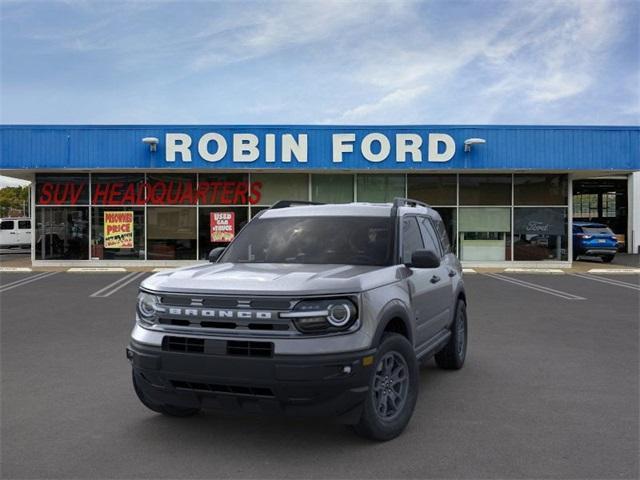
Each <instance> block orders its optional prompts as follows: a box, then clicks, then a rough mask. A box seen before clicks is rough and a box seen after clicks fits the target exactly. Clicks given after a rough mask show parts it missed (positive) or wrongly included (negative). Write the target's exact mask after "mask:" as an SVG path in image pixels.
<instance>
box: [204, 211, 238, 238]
mask: <svg viewBox="0 0 640 480" xmlns="http://www.w3.org/2000/svg"><path fill="white" fill-rule="evenodd" d="M235 216H236V214H235V212H211V214H210V218H211V243H216V242H225V243H228V242H230V241H232V240H233V237H234V236H235Z"/></svg>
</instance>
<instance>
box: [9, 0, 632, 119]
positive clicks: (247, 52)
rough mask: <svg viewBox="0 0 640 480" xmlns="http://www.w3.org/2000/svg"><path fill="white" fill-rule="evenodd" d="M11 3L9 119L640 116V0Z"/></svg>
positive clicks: (69, 0)
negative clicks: (555, 0) (639, 0)
mask: <svg viewBox="0 0 640 480" xmlns="http://www.w3.org/2000/svg"><path fill="white" fill-rule="evenodd" d="M0 5H1V10H0V18H1V19H0V21H1V25H0V26H1V40H2V44H1V49H2V50H1V60H2V71H1V74H2V82H1V95H2V98H1V100H2V110H1V118H0V121H1V122H2V123H5V124H7V123H47V124H48V123H52V124H55V123H58V124H60V123H62V124H64V123H91V124H103V123H104V124H127V123H190V124H191V123H193V124H200V123H201V124H262V123H284V124H458V123H462V124H596V125H602V124H611V125H620V124H622V125H638V124H640V86H639V85H640V47H639V43H640V32H639V25H640V2H638V1H636V0H628V1H627V0H621V1H589V0H576V1H572V0H562V1H557V2H554V1H535V0H521V1H520V0H513V1H507V2H503V1H491V0H489V1H481V0H475V1H468V2H463V1H432V2H403V1H395V2H392V3H382V2H375V1H366V2H365V1H362V2H346V1H299V2H276V1H268V2H244V1H235V2H214V1H192V2H189V1H180V2H170V1H144V2H143V1H136V2H117V1H97V0H96V1H91V0H66V1H37V2H29V1H22V0H21V1H16V0H0Z"/></svg>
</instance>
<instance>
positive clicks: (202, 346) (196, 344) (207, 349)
mask: <svg viewBox="0 0 640 480" xmlns="http://www.w3.org/2000/svg"><path fill="white" fill-rule="evenodd" d="M162 350H164V351H166V352H180V353H206V354H209V355H224V354H225V353H226V354H227V355H233V356H238V357H267V358H269V357H273V342H245V341H235V340H228V341H225V340H217V339H216V340H214V339H208V338H190V337H174V336H166V337H164V338H163V339H162Z"/></svg>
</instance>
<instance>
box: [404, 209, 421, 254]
mask: <svg viewBox="0 0 640 480" xmlns="http://www.w3.org/2000/svg"><path fill="white" fill-rule="evenodd" d="M423 248H424V244H423V243H422V236H421V235H420V228H419V227H418V221H417V220H416V217H404V218H403V219H402V263H411V255H412V254H413V252H415V251H416V250H421V249H423Z"/></svg>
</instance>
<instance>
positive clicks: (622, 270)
mask: <svg viewBox="0 0 640 480" xmlns="http://www.w3.org/2000/svg"><path fill="white" fill-rule="evenodd" d="M588 273H640V268H592V269H591V270H589V271H588Z"/></svg>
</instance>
